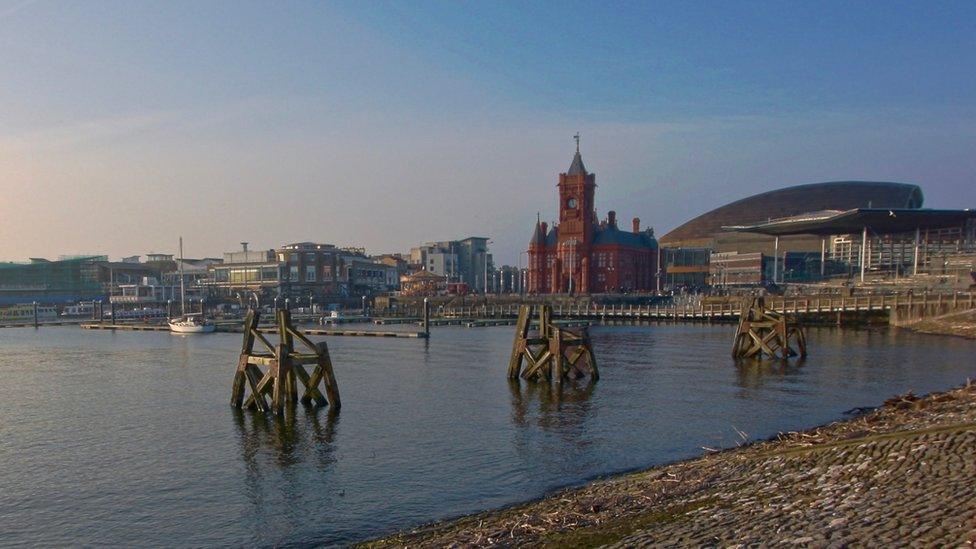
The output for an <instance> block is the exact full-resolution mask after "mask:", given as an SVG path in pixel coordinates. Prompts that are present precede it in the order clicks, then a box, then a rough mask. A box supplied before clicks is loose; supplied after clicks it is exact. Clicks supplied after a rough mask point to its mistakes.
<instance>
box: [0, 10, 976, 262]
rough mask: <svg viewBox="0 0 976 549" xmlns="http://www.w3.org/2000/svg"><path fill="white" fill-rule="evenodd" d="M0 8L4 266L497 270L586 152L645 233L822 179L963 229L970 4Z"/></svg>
mask: <svg viewBox="0 0 976 549" xmlns="http://www.w3.org/2000/svg"><path fill="white" fill-rule="evenodd" d="M761 7H762V9H761V10H760V9H759V8H760V6H758V5H755V4H744V3H734V4H721V3H714V2H711V3H705V4H703V5H700V6H689V5H687V4H685V3H681V2H677V3H673V4H668V3H658V2H654V3H645V2H639V3H633V4H621V5H619V6H617V7H615V8H614V9H606V8H605V7H604V6H603V5H602V4H601V3H597V2H594V3H566V2H560V3H555V4H543V3H536V4H532V5H531V6H530V7H528V8H525V7H523V6H516V4H514V3H496V2H478V3H457V2H444V3H429V2H423V3H421V2H402V3H372V2H348V3H332V2H330V3H297V2H289V3H279V2H275V3H270V2H260V3H249V2H247V3H246V2H155V3H150V2H129V1H125V2H121V1H120V2H109V1H106V2H53V1H47V0H38V1H33V2H31V1H26V2H25V1H10V2H0V83H2V84H0V219H2V223H0V259H3V260H14V261H23V260H25V259H27V258H28V257H49V258H54V257H57V256H58V255H61V254H81V253H99V254H109V255H111V256H112V257H113V258H116V257H120V256H124V255H135V254H146V253H148V252H169V253H173V252H174V251H175V249H176V244H177V239H178V237H179V236H181V235H182V236H183V237H184V239H185V240H186V253H187V255H189V256H196V257H200V256H219V255H220V254H221V253H222V252H223V251H227V250H233V249H236V248H237V247H238V243H239V242H241V241H250V242H251V246H252V247H254V248H271V247H275V246H279V245H281V244H284V243H286V242H296V241H313V242H327V243H334V244H337V245H342V246H365V247H366V249H367V250H368V251H369V252H370V253H381V252H400V251H403V252H405V251H407V250H409V248H410V247H411V246H416V245H418V244H419V243H421V242H423V241H430V240H444V239H455V238H464V237H467V236H487V237H490V238H491V239H492V240H493V243H492V244H491V246H492V251H493V252H494V254H495V257H496V263H497V264H499V265H501V264H503V263H511V264H514V263H515V262H516V259H517V254H518V252H519V250H522V249H524V248H525V246H526V244H527V242H528V239H529V237H530V236H531V233H532V227H533V223H534V221H535V218H536V212H540V213H541V216H542V219H543V220H547V219H552V218H553V217H554V215H555V209H556V200H555V196H556V195H555V185H556V182H557V175H558V173H559V172H561V171H566V169H567V168H568V167H569V164H570V161H571V159H572V155H573V152H574V147H575V144H574V142H573V140H572V136H573V135H574V134H575V133H576V132H577V131H578V132H580V133H581V135H582V145H581V149H582V153H583V158H584V159H585V161H586V167H587V168H588V169H589V170H591V171H593V172H595V173H596V177H597V184H598V185H599V192H598V195H597V203H596V207H597V210H598V212H599V213H600V215H603V214H604V213H605V212H606V211H607V210H612V209H615V210H617V211H619V212H620V214H621V215H622V216H623V217H624V218H625V219H628V220H629V218H630V217H631V216H639V217H640V218H641V219H642V221H643V224H644V225H645V226H650V227H653V228H654V229H655V230H656V231H657V233H658V234H663V233H664V232H666V231H667V230H668V229H671V228H673V227H675V226H676V225H678V224H680V223H682V222H684V221H686V220H687V219H689V218H691V217H693V216H695V215H698V214H700V213H703V212H705V211H707V210H709V209H711V208H713V207H716V206H719V205H722V204H724V203H727V202H729V201H732V200H735V199H738V198H742V197H744V196H747V195H750V194H753V193H756V192H761V191H765V190H771V189H775V188H780V187H783V186H787V185H794V184H800V183H812V182H818V181H829V180H879V181H898V182H908V183H916V184H918V185H920V186H921V187H922V189H923V190H924V192H925V197H926V203H925V205H926V206H928V207H954V208H965V207H973V206H976V184H974V175H976V152H974V151H976V71H974V70H973V67H976V4H974V3H971V2H958V3H938V4H936V3H929V2H920V3H909V4H905V5H902V6H899V7H898V9H891V8H892V6H888V5H886V6H879V5H878V4H874V3H861V4H858V3H855V4H851V3H848V2H839V3H833V4H828V3H820V2H817V3H808V4H800V3H770V4H765V5H763V6H761Z"/></svg>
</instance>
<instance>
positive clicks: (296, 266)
mask: <svg viewBox="0 0 976 549" xmlns="http://www.w3.org/2000/svg"><path fill="white" fill-rule="evenodd" d="M208 270H209V276H208V280H207V281H206V282H205V284H206V285H207V286H208V288H209V289H210V294H211V295H213V296H215V297H219V298H234V297H236V295H237V294H238V293H241V292H245V293H251V292H257V293H258V294H259V295H261V296H263V297H265V298H271V299H273V298H274V297H276V296H280V297H283V298H292V299H295V300H296V302H297V301H298V300H301V299H315V298H324V297H345V296H350V295H373V294H375V293H378V292H385V291H390V290H392V289H394V288H395V287H396V285H397V282H398V281H397V270H396V267H393V266H390V265H386V264H383V263H378V262H375V261H372V260H371V259H369V258H367V257H366V256H365V254H364V250H362V249H361V248H339V247H338V246H335V245H334V244H320V243H314V242H297V243H292V244H285V245H283V246H281V247H279V248H277V249H273V250H262V251H249V250H247V249H246V248H245V249H243V250H241V251H235V252H227V253H225V254H224V262H223V263H222V264H215V265H211V266H209V267H208Z"/></svg>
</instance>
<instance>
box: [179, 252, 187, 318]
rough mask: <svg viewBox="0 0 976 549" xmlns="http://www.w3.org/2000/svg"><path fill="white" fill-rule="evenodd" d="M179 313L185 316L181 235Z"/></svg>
mask: <svg viewBox="0 0 976 549" xmlns="http://www.w3.org/2000/svg"><path fill="white" fill-rule="evenodd" d="M180 314H181V315H183V316H186V288H185V287H184V285H183V237H182V236H181V237H180Z"/></svg>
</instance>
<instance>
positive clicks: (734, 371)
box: [0, 325, 976, 546]
mask: <svg viewBox="0 0 976 549" xmlns="http://www.w3.org/2000/svg"><path fill="white" fill-rule="evenodd" d="M591 334H592V336H593V340H594V347H595V349H596V353H597V358H598V360H599V362H600V368H601V375H602V378H601V380H600V381H599V382H598V383H596V384H593V385H591V384H586V383H583V384H571V385H569V386H566V387H564V388H563V389H562V391H551V390H549V389H548V388H541V387H538V386H529V385H527V384H525V383H522V384H521V385H520V386H512V385H510V384H509V383H508V382H507V380H506V379H505V368H506V364H507V360H508V353H509V350H510V345H511V337H512V329H511V328H510V327H508V328H505V327H502V328H483V329H466V328H438V329H435V330H434V333H433V337H432V339H431V340H430V341H429V343H428V342H425V341H423V340H413V339H402V340H401V339H396V340H394V339H381V340H375V339H372V338H359V339H354V338H350V339H343V338H330V339H329V345H330V348H331V351H332V356H333V359H334V361H335V363H336V373H337V376H338V381H339V386H340V389H341V392H342V399H343V409H342V412H341V414H339V415H338V416H336V417H333V416H332V415H330V414H329V413H327V412H326V411H320V412H319V413H318V414H309V413H306V412H305V411H304V410H303V409H302V408H299V409H298V410H297V413H296V414H295V415H293V416H290V417H287V418H284V419H280V420H278V419H262V418H261V417H260V416H257V415H255V414H252V413H235V412H234V410H233V409H232V408H231V407H230V406H229V405H228V401H229V397H230V384H231V379H232V374H233V368H234V365H235V363H236V362H235V361H236V353H237V352H238V350H239V348H240V347H239V346H240V336H239V335H232V334H214V335H210V336H199V337H181V336H173V335H170V334H167V333H123V332H120V333H104V332H95V333H92V332H83V331H81V330H79V329H75V328H44V329H41V330H39V331H35V330H33V329H4V330H0V379H2V382H0V403H2V410H3V411H2V420H0V544H2V545H8V544H9V545H35V546H36V545H41V546H62V545H68V544H71V545H128V546H131V545H140V546H142V545H180V546H187V545H192V546H200V545H206V546H215V545H216V546H227V545H292V544H294V545H305V544H336V543H343V542H349V541H353V540H357V539H363V538H367V537H372V536H376V535H380V534H384V533H389V532H391V531H394V530H397V529H401V528H406V527H410V526H415V525H418V524H421V523H424V522H429V521H432V520H436V519H440V518H446V517H451V516H456V515H459V514H463V513H469V512H474V511H478V510H483V509H487V508H491V507H498V506H502V505H506V504H510V503H514V502H518V501H524V500H528V499H532V498H536V497H539V496H541V495H543V494H545V493H546V492H547V491H550V490H552V489H554V488H557V487H562V486H567V485H573V484H579V483H581V482H583V481H585V480H587V479H590V478H593V477H595V476H598V475H604V474H610V473H614V472H620V471H625V470H631V469H635V468H639V467H646V466H650V465H654V464H658V463H663V462H668V461H673V460H677V459H682V458H687V457H691V456H695V455H698V454H700V453H701V451H702V450H701V447H702V446H708V447H721V446H731V445H734V444H736V443H737V442H738V441H739V440H740V439H739V435H737V433H736V430H741V431H744V432H745V433H747V434H748V436H749V437H750V438H765V437H768V436H771V435H773V434H775V433H776V432H779V431H787V430H795V429H801V428H805V427H810V426H813V425H817V424H821V423H824V422H827V421H831V420H834V419H839V418H841V417H842V413H843V411H844V410H847V409H850V408H852V407H855V406H868V405H875V404H878V403H879V402H880V401H882V400H883V399H885V398H886V397H888V396H890V395H892V394H895V393H901V392H904V391H907V390H914V391H915V392H917V393H923V392H928V391H932V390H940V389H944V388H948V387H949V386H952V385H957V384H959V383H962V382H964V381H965V379H966V378H967V377H968V376H969V377H971V376H974V374H976V361H973V359H972V357H973V350H974V349H976V344H974V343H973V342H971V341H966V340H962V339H954V338H948V337H934V336H921V335H916V334H913V333H910V332H902V331H893V330H860V331H846V330H845V331H841V330H835V329H826V328H824V329H811V330H810V331H809V335H808V338H809V346H810V349H811V353H812V355H811V357H810V358H808V359H807V360H806V361H804V362H802V363H800V362H792V363H791V364H790V365H788V366H781V365H778V364H765V365H761V366H757V365H752V366H745V367H737V366H735V365H734V364H733V363H732V362H731V359H730V358H729V345H730V341H731V334H732V327H731V326H729V325H723V326H701V325H661V326H650V327H605V328H604V327H595V328H593V329H591Z"/></svg>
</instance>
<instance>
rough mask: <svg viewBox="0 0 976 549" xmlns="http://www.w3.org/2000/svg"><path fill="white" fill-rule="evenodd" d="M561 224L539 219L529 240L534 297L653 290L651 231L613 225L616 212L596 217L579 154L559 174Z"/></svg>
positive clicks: (589, 177)
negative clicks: (625, 228)
mask: <svg viewBox="0 0 976 549" xmlns="http://www.w3.org/2000/svg"><path fill="white" fill-rule="evenodd" d="M558 188H559V222H558V223H557V224H555V225H554V226H552V227H549V226H548V225H547V224H546V223H543V222H542V221H541V220H539V219H537V220H536V223H535V230H534V231H533V232H532V239H531V240H530V241H529V249H528V254H529V265H528V279H529V280H528V290H529V292H530V293H534V294H564V293H574V294H588V293H616V292H631V291H638V292H643V291H649V290H651V289H652V288H654V284H655V271H654V269H655V268H656V265H657V262H656V260H657V248H658V246H657V240H656V239H655V238H654V231H653V230H652V229H645V230H643V231H642V230H641V228H640V220H639V219H637V218H636V217H635V218H634V221H633V230H632V231H621V230H620V228H619V227H617V215H616V213H615V212H612V211H610V212H607V218H606V219H605V220H603V221H600V220H598V219H597V217H596V207H595V203H594V195H595V194H596V176H595V175H593V174H591V173H587V171H586V167H584V166H583V157H582V156H581V155H580V151H579V134H577V135H576V155H575V156H574V157H573V163H572V164H570V166H569V170H568V171H567V172H566V173H561V174H559V185H558Z"/></svg>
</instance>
